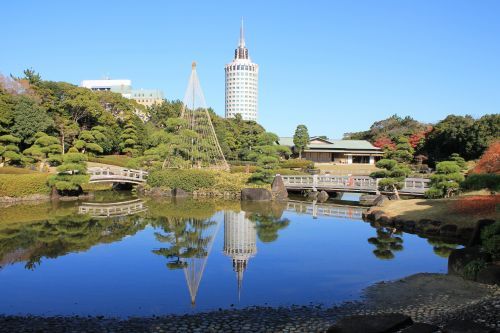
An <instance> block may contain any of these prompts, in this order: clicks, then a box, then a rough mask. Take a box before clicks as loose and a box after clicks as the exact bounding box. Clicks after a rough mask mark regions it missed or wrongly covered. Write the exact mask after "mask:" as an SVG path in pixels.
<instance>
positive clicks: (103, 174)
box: [87, 167, 148, 184]
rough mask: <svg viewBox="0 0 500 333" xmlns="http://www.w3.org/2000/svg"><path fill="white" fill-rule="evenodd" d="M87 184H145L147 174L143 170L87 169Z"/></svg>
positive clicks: (116, 168)
mask: <svg viewBox="0 0 500 333" xmlns="http://www.w3.org/2000/svg"><path fill="white" fill-rule="evenodd" d="M87 173H88V174H89V175H90V180H89V183H131V184H141V183H145V182H146V178H147V176H148V173H147V172H146V171H143V170H133V169H124V168H120V167H112V168H100V167H94V168H89V169H88V170H87Z"/></svg>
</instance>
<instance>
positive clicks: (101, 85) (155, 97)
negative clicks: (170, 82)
mask: <svg viewBox="0 0 500 333" xmlns="http://www.w3.org/2000/svg"><path fill="white" fill-rule="evenodd" d="M80 86H82V87H84V88H88V89H90V90H94V91H111V92H115V93H118V94H121V95H122V96H123V97H125V98H128V99H133V100H135V101H136V102H137V103H139V104H142V105H144V106H151V105H153V104H156V103H158V104H161V103H162V102H163V92H162V91H161V90H158V89H137V90H134V89H132V81H131V80H111V79H104V80H83V81H82V83H81V84H80Z"/></svg>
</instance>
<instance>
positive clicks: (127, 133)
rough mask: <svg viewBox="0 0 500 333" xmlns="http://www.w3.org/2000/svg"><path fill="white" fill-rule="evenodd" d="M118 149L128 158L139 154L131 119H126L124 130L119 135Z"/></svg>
mask: <svg viewBox="0 0 500 333" xmlns="http://www.w3.org/2000/svg"><path fill="white" fill-rule="evenodd" d="M120 140H121V142H120V149H121V151H122V153H124V154H127V155H129V156H136V155H137V154H138V153H139V149H138V148H139V143H138V140H139V139H138V136H137V127H136V126H135V124H134V122H133V120H132V119H130V118H129V119H127V121H126V123H125V129H124V130H123V132H122V134H121V135H120Z"/></svg>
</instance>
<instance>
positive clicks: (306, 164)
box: [280, 159, 314, 169]
mask: <svg viewBox="0 0 500 333" xmlns="http://www.w3.org/2000/svg"><path fill="white" fill-rule="evenodd" d="M280 168H283V169H292V168H293V169H295V168H297V169H299V168H300V169H312V168H314V162H312V161H309V160H300V159H290V160H284V161H280Z"/></svg>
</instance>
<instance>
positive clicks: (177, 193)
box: [172, 188, 191, 198]
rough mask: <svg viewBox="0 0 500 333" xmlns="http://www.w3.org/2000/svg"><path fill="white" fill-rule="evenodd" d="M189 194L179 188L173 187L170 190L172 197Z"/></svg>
mask: <svg viewBox="0 0 500 333" xmlns="http://www.w3.org/2000/svg"><path fill="white" fill-rule="evenodd" d="M190 195H191V194H190V193H189V192H186V191H184V190H183V189H181V188H174V189H173V190H172V196H173V197H177V198H180V197H188V196H190Z"/></svg>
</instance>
